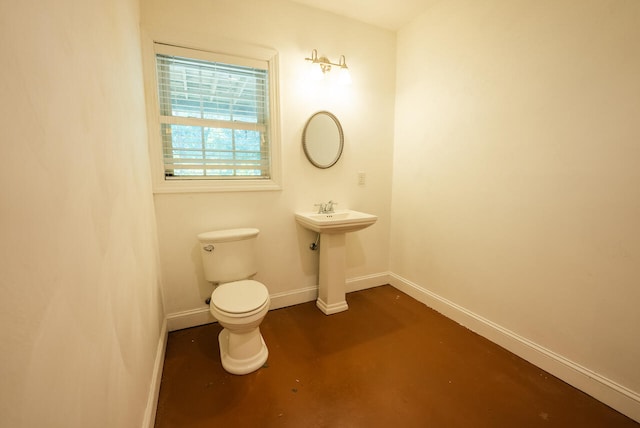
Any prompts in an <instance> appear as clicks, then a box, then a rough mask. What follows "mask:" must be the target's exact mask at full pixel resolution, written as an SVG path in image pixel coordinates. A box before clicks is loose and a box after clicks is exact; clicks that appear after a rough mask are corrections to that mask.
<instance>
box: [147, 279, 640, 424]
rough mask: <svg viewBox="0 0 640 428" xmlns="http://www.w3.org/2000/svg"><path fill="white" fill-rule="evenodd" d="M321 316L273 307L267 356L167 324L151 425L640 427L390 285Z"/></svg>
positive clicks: (305, 307)
mask: <svg viewBox="0 0 640 428" xmlns="http://www.w3.org/2000/svg"><path fill="white" fill-rule="evenodd" d="M347 301H348V303H349V310H348V311H346V312H342V313H339V314H335V315H331V316H326V315H324V314H323V313H321V312H320V311H319V310H318V309H317V308H316V306H315V303H314V302H312V303H305V304H302V305H297V306H293V307H289V308H285V309H279V310H275V311H270V312H269V313H268V314H267V316H266V318H265V320H264V321H263V323H262V326H261V330H262V334H263V337H264V339H265V341H266V343H267V347H268V348H269V359H268V361H267V364H266V365H265V367H263V368H261V369H260V370H258V371H256V372H254V373H251V374H249V375H245V376H235V375H231V374H229V373H227V372H225V371H224V370H223V369H222V366H221V364H220V355H219V350H218V341H217V336H218V333H219V332H220V331H221V327H220V326H219V325H218V324H217V323H216V324H209V325H206V326H201V327H195V328H191V329H186V330H181V331H176V332H172V333H171V334H170V335H169V342H168V345H167V353H166V359H165V365H164V372H163V375H162V384H161V389H160V398H159V402H158V411H157V416H156V427H158V428H164V427H398V428H399V427H427V426H429V427H493V428H495V427H582V428H585V427H608V428H609V427H636V428H637V427H639V426H640V424H638V423H636V422H634V421H633V420H631V419H629V418H627V417H625V416H624V415H622V414H620V413H618V412H616V411H615V410H613V409H611V408H609V407H608V406H606V405H604V404H602V403H601V402H599V401H597V400H595V399H593V398H591V397H590V396H588V395H586V394H584V393H582V392H581V391H579V390H577V389H575V388H573V387H571V386H569V385H567V384H566V383H564V382H562V381H561V380H559V379H557V378H555V377H553V376H552V375H550V374H548V373H547V372H545V371H543V370H541V369H539V368H537V367H535V366H533V365H531V364H529V363H527V362H526V361H524V360H522V359H521V358H519V357H517V356H515V355H514V354H512V353H510V352H508V351H506V350H505V349H503V348H500V347H499V346H497V345H495V344H493V343H491V342H489V341H488V340H486V339H484V338H482V337H480V336H478V335H477V334H475V333H473V332H471V331H469V330H467V329H466V328H464V327H462V326H460V325H459V324H457V323H455V322H453V321H451V320H449V319H447V318H445V317H444V316H442V315H440V314H438V313H437V312H435V311H433V310H431V309H429V308H427V307H426V306H424V305H423V304H422V303H420V302H418V301H416V300H414V299H412V298H411V297H409V296H407V295H406V294H403V293H402V292H400V291H398V290H396V289H395V288H393V287H391V286H383V287H377V288H373V289H369V290H364V291H359V292H356V293H350V294H348V295H347Z"/></svg>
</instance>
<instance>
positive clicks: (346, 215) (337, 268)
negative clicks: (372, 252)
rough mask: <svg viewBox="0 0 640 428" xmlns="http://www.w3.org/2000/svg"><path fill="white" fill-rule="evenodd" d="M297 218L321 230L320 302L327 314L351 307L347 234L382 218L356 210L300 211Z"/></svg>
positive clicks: (316, 230) (318, 304) (300, 221)
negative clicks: (349, 302)
mask: <svg viewBox="0 0 640 428" xmlns="http://www.w3.org/2000/svg"><path fill="white" fill-rule="evenodd" d="M295 217H296V221H297V222H298V223H299V224H300V225H301V226H302V227H304V228H306V229H309V230H312V231H314V232H318V233H320V272H319V286H318V300H317V301H316V305H317V306H318V308H319V309H320V310H321V311H322V312H324V313H325V314H326V315H331V314H335V313H338V312H342V311H346V310H347V309H349V306H348V305H347V300H346V299H345V283H346V276H345V233H348V232H355V231H357V230H361V229H364V228H365V227H369V226H371V225H372V224H374V223H375V222H376V220H378V217H377V216H375V215H373V214H367V213H362V212H359V211H353V210H339V211H336V212H333V213H314V212H307V213H304V212H299V213H295Z"/></svg>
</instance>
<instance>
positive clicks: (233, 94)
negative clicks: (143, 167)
mask: <svg viewBox="0 0 640 428" xmlns="http://www.w3.org/2000/svg"><path fill="white" fill-rule="evenodd" d="M156 58H157V73H158V85H159V87H158V93H159V98H160V114H161V122H163V121H164V123H162V136H163V138H162V139H163V147H164V159H165V176H166V177H170V178H177V177H186V178H189V177H197V176H201V177H203V178H204V177H210V176H213V177H216V176H218V177H225V178H233V177H256V178H269V176H270V174H269V165H270V163H269V139H268V137H267V136H268V134H269V111H268V105H269V100H268V85H267V82H268V74H267V70H264V69H257V68H252V67H245V66H238V65H233V64H224V63H217V62H208V61H203V60H196V59H190V58H184V57H176V56H169V55H162V54H158V55H157V57H156ZM163 116H164V117H165V118H164V119H163ZM166 117H172V118H175V119H172V120H171V121H172V122H173V123H171V124H169V123H167V122H168V121H169V120H168V119H166ZM194 119H195V120H198V121H201V122H202V125H198V124H196V125H192V124H175V122H176V121H177V122H178V123H180V122H183V123H184V122H188V123H193V122H194ZM208 121H210V122H212V125H211V126H207V124H206V122H208ZM214 123H215V124H214ZM242 124H245V125H242ZM247 124H255V126H254V125H247ZM247 127H251V128H256V129H247Z"/></svg>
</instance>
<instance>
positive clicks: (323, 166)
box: [302, 110, 344, 169]
mask: <svg viewBox="0 0 640 428" xmlns="http://www.w3.org/2000/svg"><path fill="white" fill-rule="evenodd" d="M318 115H325V116H328V117H329V118H330V119H331V120H333V123H334V124H335V125H336V128H337V129H338V134H339V136H340V142H339V143H340V146H339V148H338V152H337V153H336V156H335V157H334V159H333V160H332V161H331V162H329V163H326V164H320V163H318V162H317V161H316V160H314V159H313V157H312V156H311V153H310V152H309V147H308V141H307V129H308V128H309V124H310V123H311V121H312V120H313V119H314V118H315V117H317V116H318ZM302 148H303V149H304V154H305V156H306V157H307V159H308V160H309V162H311V164H312V165H313V166H315V167H316V168H321V169H327V168H331V167H332V166H333V165H335V164H336V163H337V162H338V160H340V156H342V150H343V148H344V132H343V131H342V125H341V124H340V121H339V120H338V118H337V117H336V116H335V115H334V114H333V113H330V112H328V111H326V110H321V111H319V112H316V113H314V114H312V115H311V117H310V118H309V120H307V123H305V125H304V131H302Z"/></svg>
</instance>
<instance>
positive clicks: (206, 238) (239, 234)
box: [198, 228, 260, 242]
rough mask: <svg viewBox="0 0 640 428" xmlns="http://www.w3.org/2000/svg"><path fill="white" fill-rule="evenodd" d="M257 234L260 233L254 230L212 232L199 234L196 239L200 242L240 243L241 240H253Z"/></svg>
mask: <svg viewBox="0 0 640 428" xmlns="http://www.w3.org/2000/svg"><path fill="white" fill-rule="evenodd" d="M258 233H260V231H259V230H258V229H254V228H244V229H227V230H214V231H211V232H203V233H199V234H198V239H199V240H200V241H201V242H229V241H241V240H243V239H249V238H253V237H254V236H257V235H258Z"/></svg>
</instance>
